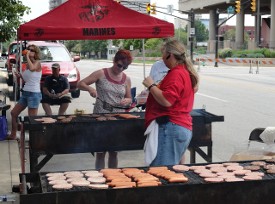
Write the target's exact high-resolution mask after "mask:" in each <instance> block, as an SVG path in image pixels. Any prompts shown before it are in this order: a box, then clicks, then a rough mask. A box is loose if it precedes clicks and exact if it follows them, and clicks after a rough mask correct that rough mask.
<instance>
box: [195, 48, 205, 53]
mask: <svg viewBox="0 0 275 204" xmlns="http://www.w3.org/2000/svg"><path fill="white" fill-rule="evenodd" d="M206 51H207V47H198V48H196V49H195V50H194V52H195V53H197V54H206Z"/></svg>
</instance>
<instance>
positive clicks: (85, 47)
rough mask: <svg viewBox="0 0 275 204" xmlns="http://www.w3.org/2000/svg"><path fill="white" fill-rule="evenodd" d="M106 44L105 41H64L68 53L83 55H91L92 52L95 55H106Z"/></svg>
mask: <svg viewBox="0 0 275 204" xmlns="http://www.w3.org/2000/svg"><path fill="white" fill-rule="evenodd" d="M107 44H108V42H107V41H106V40H71V41H65V45H66V47H67V48H68V50H69V51H70V52H75V53H82V54H83V55H84V54H85V53H89V54H91V53H92V52H94V53H96V55H97V53H98V52H101V53H102V54H106V53H107Z"/></svg>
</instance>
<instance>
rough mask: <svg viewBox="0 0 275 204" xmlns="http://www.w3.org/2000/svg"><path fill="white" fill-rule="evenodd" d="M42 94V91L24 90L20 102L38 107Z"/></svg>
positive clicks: (30, 106)
mask: <svg viewBox="0 0 275 204" xmlns="http://www.w3.org/2000/svg"><path fill="white" fill-rule="evenodd" d="M41 98H42V94H41V93H40V92H29V91H23V92H22V96H21V97H20V99H19V101H18V103H20V104H21V105H22V106H25V107H28V108H38V107H39V104H40V101H41Z"/></svg>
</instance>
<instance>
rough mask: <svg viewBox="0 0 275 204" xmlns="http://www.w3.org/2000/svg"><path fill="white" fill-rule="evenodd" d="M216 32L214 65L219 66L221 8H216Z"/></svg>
mask: <svg viewBox="0 0 275 204" xmlns="http://www.w3.org/2000/svg"><path fill="white" fill-rule="evenodd" d="M215 20H216V22H215V24H216V26H215V33H216V42H215V65H214V67H218V62H217V59H218V52H219V9H218V8H217V9H216V15H215Z"/></svg>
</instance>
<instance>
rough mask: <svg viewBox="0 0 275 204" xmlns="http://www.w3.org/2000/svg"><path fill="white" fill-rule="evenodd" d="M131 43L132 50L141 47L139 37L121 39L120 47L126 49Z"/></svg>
mask: <svg viewBox="0 0 275 204" xmlns="http://www.w3.org/2000/svg"><path fill="white" fill-rule="evenodd" d="M131 45H133V47H134V50H136V49H139V50H140V49H142V40H141V39H127V40H123V41H122V47H123V48H124V49H126V50H130V46H131Z"/></svg>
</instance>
